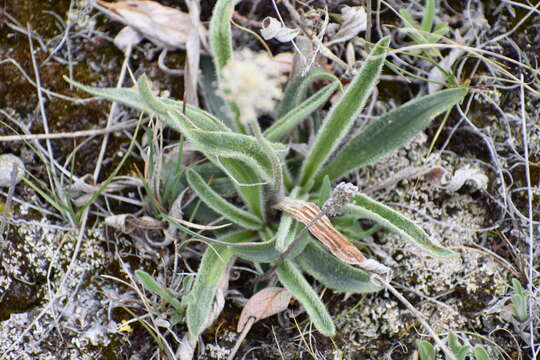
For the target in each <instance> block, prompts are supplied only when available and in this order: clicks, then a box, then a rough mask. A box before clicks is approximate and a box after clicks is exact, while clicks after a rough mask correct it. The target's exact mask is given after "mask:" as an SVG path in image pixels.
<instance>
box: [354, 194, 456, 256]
mask: <svg viewBox="0 0 540 360" xmlns="http://www.w3.org/2000/svg"><path fill="white" fill-rule="evenodd" d="M345 209H346V211H348V212H350V213H351V214H353V215H356V216H360V217H363V218H366V219H370V220H373V221H375V222H377V223H379V224H380V225H382V226H384V227H386V228H388V229H390V230H392V231H394V232H396V233H398V234H400V235H402V236H404V237H405V238H406V239H407V240H409V241H411V242H412V243H414V244H415V245H417V246H419V247H421V248H422V249H424V250H426V251H428V252H429V253H430V254H431V255H433V256H437V257H447V256H453V255H455V254H454V252H453V251H451V250H448V249H445V248H444V247H442V246H439V245H436V244H434V243H433V242H432V241H431V239H430V238H429V236H428V234H426V232H425V231H424V230H422V229H421V228H420V227H419V226H418V225H416V224H415V223H414V222H412V221H411V220H409V219H407V218H406V217H404V216H403V215H401V214H400V213H398V212H397V211H395V210H392V209H390V208H389V207H388V206H385V205H383V204H381V203H380V202H378V201H375V200H373V199H371V198H369V197H367V196H365V195H362V194H358V195H356V196H355V197H354V198H353V199H352V203H351V204H348V205H346V206H345Z"/></svg>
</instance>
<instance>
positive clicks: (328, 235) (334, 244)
mask: <svg viewBox="0 0 540 360" xmlns="http://www.w3.org/2000/svg"><path fill="white" fill-rule="evenodd" d="M276 207H277V208H278V209H280V210H283V211H285V212H286V213H288V214H290V215H291V216H292V217H294V218H295V219H296V220H298V221H300V222H303V223H304V224H306V225H309V227H308V230H309V232H310V233H311V234H312V235H313V236H315V237H316V238H317V239H319V241H320V242H322V243H323V245H324V246H326V247H327V248H328V250H330V252H331V253H332V254H333V255H334V256H336V257H337V258H339V259H340V260H341V261H343V262H346V263H347V264H352V265H358V266H359V267H360V268H362V269H363V270H366V271H368V272H371V273H376V274H385V275H388V274H390V269H389V268H388V267H387V266H384V265H383V264H381V263H379V262H378V261H376V260H373V259H366V257H365V256H364V255H363V254H362V253H361V252H360V250H358V249H357V248H356V246H354V245H353V244H352V243H351V242H350V241H349V240H348V239H347V238H346V237H345V235H343V234H342V233H340V232H339V231H338V230H337V229H336V228H335V227H334V226H333V225H332V223H331V222H330V219H329V218H328V216H326V215H323V216H321V217H320V218H319V219H318V220H317V221H314V220H315V219H317V217H318V216H319V214H320V212H321V209H320V208H319V207H318V206H317V205H316V204H314V203H312V202H307V201H303V200H298V199H292V198H288V197H285V198H283V200H281V202H280V203H279V204H277V205H276Z"/></svg>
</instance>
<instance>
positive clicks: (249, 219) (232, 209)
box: [187, 169, 263, 230]
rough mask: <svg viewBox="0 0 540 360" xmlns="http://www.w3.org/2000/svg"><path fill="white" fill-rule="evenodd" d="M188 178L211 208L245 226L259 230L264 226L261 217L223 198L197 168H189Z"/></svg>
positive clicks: (193, 187)
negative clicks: (196, 170)
mask: <svg viewBox="0 0 540 360" xmlns="http://www.w3.org/2000/svg"><path fill="white" fill-rule="evenodd" d="M187 180H188V183H189V186H190V187H191V188H192V189H193V190H194V191H195V192H196V193H197V195H198V196H199V198H200V199H201V200H202V201H203V202H204V203H205V204H206V205H207V206H208V207H209V208H210V209H212V210H214V211H215V212H217V213H218V214H220V215H223V217H225V218H226V219H228V220H230V221H232V222H233V223H235V224H237V225H240V226H241V227H243V228H246V229H251V230H258V229H260V228H261V227H262V225H263V223H262V221H261V219H259V218H258V217H257V216H255V215H253V214H251V213H249V212H247V211H244V210H242V209H239V208H238V207H236V206H234V205H233V204H231V203H229V202H228V201H227V200H225V199H224V198H222V197H221V196H220V195H219V194H218V193H217V192H215V191H214V190H213V189H212V188H211V187H210V186H209V185H208V184H207V183H206V182H205V181H204V179H203V178H202V177H201V176H200V175H199V174H197V172H195V170H193V169H191V170H188V172H187Z"/></svg>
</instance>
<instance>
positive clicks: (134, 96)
mask: <svg viewBox="0 0 540 360" xmlns="http://www.w3.org/2000/svg"><path fill="white" fill-rule="evenodd" d="M64 80H66V81H67V82H68V83H70V84H71V85H73V86H75V87H78V88H80V89H82V90H84V91H86V92H87V93H89V94H92V95H95V96H101V97H103V98H105V99H108V100H110V101H116V102H119V103H121V104H124V105H127V106H129V107H132V108H134V109H138V110H141V111H144V112H147V113H150V114H156V111H155V109H152V108H151V107H150V106H148V104H147V103H146V102H145V101H144V99H143V97H142V95H141V94H140V92H139V91H137V90H133V89H125V88H95V87H91V86H86V85H83V84H81V83H78V82H76V81H73V80H70V79H69V78H67V77H65V78H64ZM156 99H159V101H160V102H162V103H163V104H164V105H166V106H168V107H169V109H171V110H174V109H176V110H179V111H182V110H183V109H184V103H183V102H182V101H176V100H172V99H168V98H156ZM185 109H186V114H185V115H186V117H187V118H189V119H190V120H191V121H192V122H193V124H195V125H196V126H197V127H198V128H200V129H203V130H214V131H227V130H228V128H227V126H225V125H224V124H223V123H222V122H221V121H220V120H218V119H217V118H216V117H214V116H212V115H211V114H209V113H207V112H206V111H203V110H201V109H199V108H198V107H195V106H192V105H189V104H186V106H185ZM167 125H169V126H171V127H172V128H173V129H175V130H177V131H180V128H179V127H178V126H177V125H176V124H175V123H167Z"/></svg>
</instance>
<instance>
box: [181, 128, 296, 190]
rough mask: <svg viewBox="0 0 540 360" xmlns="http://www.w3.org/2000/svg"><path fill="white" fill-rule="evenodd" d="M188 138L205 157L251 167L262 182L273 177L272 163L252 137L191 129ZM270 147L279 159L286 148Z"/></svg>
mask: <svg viewBox="0 0 540 360" xmlns="http://www.w3.org/2000/svg"><path fill="white" fill-rule="evenodd" d="M190 132H191V137H188V138H189V139H190V140H191V141H193V142H194V144H195V145H196V146H197V147H198V148H199V149H200V150H202V151H203V152H204V153H205V154H206V155H207V156H208V155H211V156H212V157H215V158H217V159H218V161H219V159H220V158H229V159H237V160H240V161H242V162H244V163H246V165H248V166H249V167H251V168H252V169H253V170H254V171H255V172H256V173H257V175H259V176H260V177H261V178H262V179H263V180H265V181H269V180H271V179H272V176H273V169H272V163H271V162H270V159H269V157H268V154H267V153H266V152H265V151H264V149H263V147H262V145H261V144H260V143H259V142H258V141H257V140H256V139H255V138H254V137H252V136H248V135H243V134H238V133H233V132H223V131H204V130H198V129H192V130H191V131H190ZM272 147H273V148H274V151H276V152H277V153H278V154H279V155H281V157H283V156H284V155H285V151H286V149H287V148H286V147H285V146H284V145H282V144H279V143H273V144H272Z"/></svg>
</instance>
